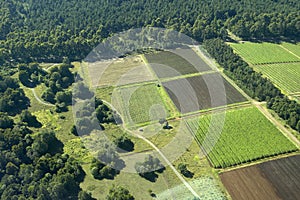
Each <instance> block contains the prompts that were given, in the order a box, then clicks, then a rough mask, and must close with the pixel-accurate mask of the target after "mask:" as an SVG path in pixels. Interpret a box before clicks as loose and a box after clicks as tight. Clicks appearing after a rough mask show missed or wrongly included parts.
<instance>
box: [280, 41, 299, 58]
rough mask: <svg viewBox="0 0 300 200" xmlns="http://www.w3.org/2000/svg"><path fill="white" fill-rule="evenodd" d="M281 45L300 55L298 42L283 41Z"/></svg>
mask: <svg viewBox="0 0 300 200" xmlns="http://www.w3.org/2000/svg"><path fill="white" fill-rule="evenodd" d="M281 45H282V46H283V47H284V48H286V49H288V50H289V51H291V52H292V53H294V54H296V55H297V56H299V57H300V43H297V44H292V43H287V42H283V43H282V44H281Z"/></svg>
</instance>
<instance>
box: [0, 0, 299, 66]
mask: <svg viewBox="0 0 300 200" xmlns="http://www.w3.org/2000/svg"><path fill="white" fill-rule="evenodd" d="M0 9H1V20H0V63H3V62H4V61H5V60H15V61H22V62H30V61H52V62H54V61H56V62H57V61H62V59H63V57H64V56H68V57H69V58H70V59H71V60H81V59H83V58H84V57H85V56H86V55H87V54H88V53H89V52H90V51H91V50H92V48H93V47H95V46H96V45H97V44H98V43H99V42H100V41H102V40H103V39H104V38H106V37H108V36H110V35H111V34H113V33H117V32H120V31H124V30H128V29H130V28H136V27H145V26H154V27H163V28H169V29H173V30H177V31H179V32H182V33H185V34H187V35H189V36H191V37H193V38H194V39H196V40H197V41H199V42H201V41H203V40H204V39H211V38H215V37H220V38H223V39H225V38H226V37H227V31H226V30H227V29H229V30H230V31H231V32H233V33H235V34H236V35H238V36H240V37H242V38H246V39H248V38H258V39H264V38H280V37H284V38H293V39H294V38H295V39H299V35H300V23H299V21H300V15H299V10H300V4H299V2H298V1H297V0H276V1H273V0H267V1H263V0H256V1H255V2H249V1H247V0H241V1H230V0H225V1H222V2H220V1H218V2H217V1H209V0H205V1H184V0H179V1H158V2H156V1H150V0H143V1H140V0H130V1H120V0H112V1H103V0H101V1H97V0H86V1H76V0H71V1H64V0H58V1H50V0H30V1H24V0H22V1H16V0H7V1H1V2H0ZM8 64H9V63H8Z"/></svg>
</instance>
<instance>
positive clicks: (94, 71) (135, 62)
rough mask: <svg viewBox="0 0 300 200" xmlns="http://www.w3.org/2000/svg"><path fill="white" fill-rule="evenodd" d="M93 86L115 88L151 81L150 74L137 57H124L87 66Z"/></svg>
mask: <svg viewBox="0 0 300 200" xmlns="http://www.w3.org/2000/svg"><path fill="white" fill-rule="evenodd" d="M88 70H89V74H90V76H91V80H92V83H93V85H98V86H101V87H104V86H116V85H126V84H131V83H138V82H145V81H150V80H153V79H154V78H153V77H152V74H151V73H150V72H149V70H148V68H147V66H146V65H145V64H144V63H143V60H142V59H141V57H139V56H135V57H126V58H122V59H118V60H115V61H112V62H108V61H105V62H96V63H90V64H89V65H88Z"/></svg>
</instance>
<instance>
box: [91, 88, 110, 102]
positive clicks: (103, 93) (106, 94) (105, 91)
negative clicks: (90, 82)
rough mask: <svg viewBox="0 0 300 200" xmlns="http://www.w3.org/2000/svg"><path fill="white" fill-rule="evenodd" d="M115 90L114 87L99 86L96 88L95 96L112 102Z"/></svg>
mask: <svg viewBox="0 0 300 200" xmlns="http://www.w3.org/2000/svg"><path fill="white" fill-rule="evenodd" d="M113 91H114V87H112V86H110V87H98V88H96V90H95V96H96V97H98V98H100V99H102V100H105V101H107V102H111V95H112V93H113Z"/></svg>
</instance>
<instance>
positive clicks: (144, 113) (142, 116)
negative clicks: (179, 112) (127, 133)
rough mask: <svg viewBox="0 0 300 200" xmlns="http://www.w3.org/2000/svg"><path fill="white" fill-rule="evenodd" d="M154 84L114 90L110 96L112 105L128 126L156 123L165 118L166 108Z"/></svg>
mask: <svg viewBox="0 0 300 200" xmlns="http://www.w3.org/2000/svg"><path fill="white" fill-rule="evenodd" d="M159 89H162V88H158V87H157V86H156V84H147V85H137V86H132V87H123V88H116V89H115V91H114V92H113V95H112V105H113V106H114V107H115V108H116V109H117V110H118V111H119V112H120V113H121V115H122V116H123V118H124V121H125V123H126V124H128V125H129V126H135V125H138V124H140V123H145V122H150V121H158V120H159V119H161V118H167V117H168V116H169V114H170V111H169V110H168V109H167V108H166V105H165V103H164V102H163V100H162V97H161V96H160V94H159V91H158V90H159Z"/></svg>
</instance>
